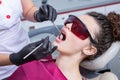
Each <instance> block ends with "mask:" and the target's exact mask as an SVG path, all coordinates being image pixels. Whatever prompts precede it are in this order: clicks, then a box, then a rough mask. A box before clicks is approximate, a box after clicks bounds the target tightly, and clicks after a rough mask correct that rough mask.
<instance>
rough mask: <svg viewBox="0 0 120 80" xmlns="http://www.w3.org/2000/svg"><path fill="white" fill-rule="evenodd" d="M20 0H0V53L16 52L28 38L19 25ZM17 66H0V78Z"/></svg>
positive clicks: (20, 13) (25, 43)
mask: <svg viewBox="0 0 120 80" xmlns="http://www.w3.org/2000/svg"><path fill="white" fill-rule="evenodd" d="M21 15H22V5H21V0H0V53H5V54H7V53H16V52H18V51H19V50H21V49H22V48H23V47H24V46H25V45H27V44H28V43H29V42H30V40H29V37H28V34H27V32H25V31H24V29H23V28H22V27H21V20H20V16H21ZM16 69H17V66H15V65H10V66H0V80H1V79H4V78H6V77H8V76H10V75H11V74H12V73H13V72H14V71H15V70H16Z"/></svg>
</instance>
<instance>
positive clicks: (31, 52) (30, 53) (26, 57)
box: [23, 34, 54, 59]
mask: <svg viewBox="0 0 120 80" xmlns="http://www.w3.org/2000/svg"><path fill="white" fill-rule="evenodd" d="M53 37H54V34H52V35H51V36H50V38H49V39H51V38H53ZM41 45H42V43H41V44H40V45H39V46H37V47H36V48H35V49H33V50H32V51H31V52H30V53H28V54H27V55H26V56H24V57H23V59H26V58H27V57H28V56H29V55H31V54H32V53H33V52H35V50H37V49H38V48H39V47H40V46H41Z"/></svg>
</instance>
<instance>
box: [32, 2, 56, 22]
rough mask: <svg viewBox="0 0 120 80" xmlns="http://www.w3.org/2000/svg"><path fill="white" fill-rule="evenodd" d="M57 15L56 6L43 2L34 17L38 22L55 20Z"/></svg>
mask: <svg viewBox="0 0 120 80" xmlns="http://www.w3.org/2000/svg"><path fill="white" fill-rule="evenodd" d="M56 17H57V11H56V9H55V8H53V7H52V6H50V5H48V4H42V6H41V7H40V8H39V10H38V11H35V13H34V18H35V20H36V21H38V22H43V21H46V20H50V21H52V22H54V21H55V20H56Z"/></svg>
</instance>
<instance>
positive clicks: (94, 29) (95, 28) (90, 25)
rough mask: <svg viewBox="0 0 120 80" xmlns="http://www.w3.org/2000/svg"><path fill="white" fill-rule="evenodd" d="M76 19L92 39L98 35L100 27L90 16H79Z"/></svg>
mask: <svg viewBox="0 0 120 80" xmlns="http://www.w3.org/2000/svg"><path fill="white" fill-rule="evenodd" d="M78 18H79V19H80V20H81V21H82V22H83V23H84V24H85V26H86V27H87V29H88V31H89V32H90V34H91V35H92V37H95V34H98V33H99V31H100V26H99V24H98V23H97V21H96V20H95V19H94V18H93V17H92V16H89V15H87V14H86V15H80V16H79V17H78Z"/></svg>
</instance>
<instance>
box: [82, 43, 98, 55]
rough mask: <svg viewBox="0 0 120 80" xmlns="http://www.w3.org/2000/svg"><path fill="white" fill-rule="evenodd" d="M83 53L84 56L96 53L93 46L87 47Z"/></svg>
mask: <svg viewBox="0 0 120 80" xmlns="http://www.w3.org/2000/svg"><path fill="white" fill-rule="evenodd" d="M83 53H84V54H85V55H94V54H96V53H97V49H96V47H94V46H93V45H90V46H87V47H85V48H84V49H83Z"/></svg>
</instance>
